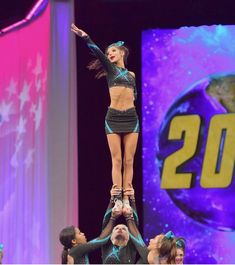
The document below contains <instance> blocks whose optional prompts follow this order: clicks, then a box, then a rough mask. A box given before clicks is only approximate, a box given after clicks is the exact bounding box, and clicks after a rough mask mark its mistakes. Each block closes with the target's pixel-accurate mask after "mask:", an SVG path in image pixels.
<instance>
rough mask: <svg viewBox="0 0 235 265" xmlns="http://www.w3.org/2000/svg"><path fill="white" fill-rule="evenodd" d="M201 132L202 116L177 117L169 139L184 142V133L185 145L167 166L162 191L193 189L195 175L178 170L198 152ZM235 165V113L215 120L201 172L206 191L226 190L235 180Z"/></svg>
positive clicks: (164, 171)
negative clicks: (191, 185)
mask: <svg viewBox="0 0 235 265" xmlns="http://www.w3.org/2000/svg"><path fill="white" fill-rule="evenodd" d="M199 130H200V118H199V116H198V115H188V116H176V117H174V118H173V119H172V121H171V124H170V129H169V136H168V139H169V140H180V139H181V138H182V134H183V132H184V145H183V147H182V148H181V149H179V150H177V151H176V152H174V153H173V154H171V155H169V156H168V157H167V158H166V159H165V161H164V165H163V170H162V182H161V188H163V189H183V188H190V184H191V180H192V173H191V172H188V173H177V172H176V169H177V168H178V167H179V166H181V165H182V164H183V163H185V162H187V161H188V160H189V159H190V158H192V157H193V155H194V154H195V152H196V149H197V143H198V136H199ZM234 162H235V114H233V113H230V114H221V115H215V116H214V117H212V119H211V121H210V126H209V132H208V137H207V142H206V148H205V154H204V159H203V163H202V164H203V165H202V173H201V181H200V183H201V186H202V187H204V188H225V187H228V186H229V185H230V183H231V181H232V177H233V172H234Z"/></svg>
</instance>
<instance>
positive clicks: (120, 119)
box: [83, 36, 139, 134]
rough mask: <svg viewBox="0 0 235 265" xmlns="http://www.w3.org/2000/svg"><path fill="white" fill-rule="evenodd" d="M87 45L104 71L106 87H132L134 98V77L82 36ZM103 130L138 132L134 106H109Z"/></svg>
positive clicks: (135, 93)
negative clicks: (118, 107)
mask: <svg viewBox="0 0 235 265" xmlns="http://www.w3.org/2000/svg"><path fill="white" fill-rule="evenodd" d="M83 40H84V41H85V42H86V44H87V46H88V47H89V48H90V50H91V51H92V52H93V54H94V55H95V56H96V57H97V58H98V59H99V61H100V62H101V64H102V66H103V68H104V70H105V72H106V79H107V83H108V87H109V88H111V87H115V86H124V87H127V88H130V89H133V94H134V99H136V98H137V91H136V83H135V77H134V76H133V75H131V74H130V72H129V71H128V70H127V69H126V68H121V67H118V66H117V65H115V64H113V63H111V62H110V61H109V59H108V58H107V56H105V54H104V53H103V52H102V51H101V50H100V48H99V47H98V46H97V45H96V44H95V43H94V42H93V41H92V40H91V38H90V37H89V36H86V37H83ZM105 131H106V133H107V134H111V133H131V132H135V133H138V132H139V119H138V115H137V113H136V110H135V108H134V107H133V108H130V109H127V110H124V111H122V110H117V109H113V108H109V109H108V112H107V115H106V117H105Z"/></svg>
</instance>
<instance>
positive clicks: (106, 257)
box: [102, 201, 146, 264]
mask: <svg viewBox="0 0 235 265" xmlns="http://www.w3.org/2000/svg"><path fill="white" fill-rule="evenodd" d="M131 207H132V209H133V212H134V218H133V220H127V225H128V228H129V233H130V239H129V242H128V244H127V245H126V246H125V247H119V246H115V245H113V244H112V242H111V240H108V242H107V243H106V244H105V245H103V246H102V261H103V264H134V263H135V262H136V254H137V251H138V252H141V253H142V252H143V253H145V252H144V251H145V249H146V246H145V245H144V243H143V241H141V240H140V237H139V234H138V233H136V231H138V229H137V226H138V223H139V220H138V215H137V212H136V206H135V202H134V201H131ZM111 208H112V205H110V206H109V208H108V209H107V211H106V214H105V216H104V220H103V226H105V224H106V223H107V220H108V219H109V215H110V214H111V210H112V209H111ZM141 239H142V238H141ZM143 256H144V254H143Z"/></svg>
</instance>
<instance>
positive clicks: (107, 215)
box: [102, 185, 122, 228]
mask: <svg viewBox="0 0 235 265" xmlns="http://www.w3.org/2000/svg"><path fill="white" fill-rule="evenodd" d="M121 192H122V190H121V189H119V188H117V185H113V186H112V188H111V190H110V196H111V197H110V201H109V204H108V207H107V210H106V212H105V214H104V218H103V224H102V228H104V227H105V226H106V225H107V223H108V221H109V219H110V216H111V213H112V208H113V206H114V203H115V200H116V199H119V198H120V196H121ZM120 214H122V213H121V212H120Z"/></svg>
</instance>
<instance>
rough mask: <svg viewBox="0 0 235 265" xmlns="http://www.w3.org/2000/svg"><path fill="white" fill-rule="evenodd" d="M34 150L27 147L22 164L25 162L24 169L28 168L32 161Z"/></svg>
mask: <svg viewBox="0 0 235 265" xmlns="http://www.w3.org/2000/svg"><path fill="white" fill-rule="evenodd" d="M34 152H35V150H34V149H29V150H28V152H27V156H26V158H25V160H24V164H25V167H26V169H28V168H29V167H30V166H31V165H32V163H33V153H34Z"/></svg>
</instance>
